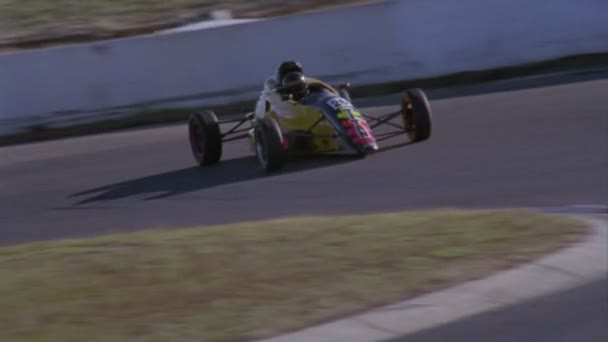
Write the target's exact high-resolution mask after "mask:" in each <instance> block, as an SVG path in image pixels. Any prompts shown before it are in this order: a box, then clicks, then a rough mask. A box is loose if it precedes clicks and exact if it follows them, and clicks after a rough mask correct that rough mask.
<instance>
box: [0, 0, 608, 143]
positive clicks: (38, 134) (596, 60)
mask: <svg viewBox="0 0 608 342" xmlns="http://www.w3.org/2000/svg"><path fill="white" fill-rule="evenodd" d="M0 1H1V0H0ZM605 66H608V53H598V54H587V55H576V56H568V57H564V58H559V59H554V60H549V61H544V62H538V63H529V64H522V65H517V66H511V67H505V68H497V69H492V70H479V71H470V72H462V73H456V74H450V75H445V76H439V77H433V78H428V79H416V80H403V81H395V82H387V83H378V84H371V85H364V86H358V85H356V84H354V85H353V89H352V91H351V95H352V97H353V99H354V102H355V104H356V102H357V98H363V97H373V96H381V95H389V94H395V93H399V92H401V91H402V90H403V89H405V88H409V87H420V88H423V89H425V90H427V91H428V90H430V89H432V88H443V87H451V86H460V85H472V84H479V83H484V82H490V81H497V80H504V79H510V78H516V77H523V76H531V75H540V74H546V73H551V72H564V71H570V70H580V69H584V68H591V67H605ZM195 99H200V98H190V99H188V100H195ZM254 103H255V99H251V100H249V101H241V102H238V103H230V104H226V105H218V106H213V107H212V108H211V109H213V110H214V111H215V112H216V114H218V115H220V116H221V115H226V114H235V113H244V112H248V111H251V110H252V108H253V106H254ZM142 106H143V105H142ZM134 107H137V106H136V105H135V106H134ZM196 109H198V108H188V109H166V110H146V111H139V112H135V113H134V114H132V115H130V116H127V117H125V118H121V119H112V120H101V121H97V122H93V123H86V124H75V125H72V126H69V127H62V128H53V127H44V126H38V127H31V128H30V129H29V130H28V131H25V132H20V133H14V134H7V135H2V136H0V147H2V146H8V145H15V144H23V143H29V142H36V141H46V140H53V139H60V138H67V137H75V136H84V135H89V134H99V133H106V132H111V131H116V130H122V129H130V128H136V127H144V126H149V125H154V124H165V123H173V122H180V121H184V120H186V118H187V117H188V115H189V113H190V112H191V111H192V110H196Z"/></svg>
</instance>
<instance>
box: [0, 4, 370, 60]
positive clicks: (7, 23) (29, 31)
mask: <svg viewBox="0 0 608 342" xmlns="http://www.w3.org/2000/svg"><path fill="white" fill-rule="evenodd" d="M361 2H369V0H342V1H336V0H287V1H285V0H255V1H251V0H232V1H217V0H177V1H165V0H87V1H82V0H61V1H49V0H27V1H24V0H0V50H1V49H6V50H9V49H24V48H40V47H45V46H52V45H59V44H74V43H82V42H89V41H95V40H99V39H110V38H120V37H127V36H133V35H140V34H147V33H152V32H154V31H158V30H164V29H168V28H172V27H176V26H179V25H184V24H188V23H191V22H193V21H200V20H204V19H206V18H207V17H208V16H209V13H210V12H211V11H212V10H214V9H230V10H232V11H233V14H234V16H235V17H236V18H261V17H271V16H278V15H287V14H293V13H298V12H302V11H308V10H318V9H323V8H326V7H333V6H343V5H349V4H356V3H361Z"/></svg>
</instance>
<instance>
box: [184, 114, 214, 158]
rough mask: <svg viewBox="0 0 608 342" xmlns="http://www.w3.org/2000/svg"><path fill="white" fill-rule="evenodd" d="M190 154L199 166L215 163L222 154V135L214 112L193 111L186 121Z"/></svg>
mask: <svg viewBox="0 0 608 342" xmlns="http://www.w3.org/2000/svg"><path fill="white" fill-rule="evenodd" d="M188 133H189V134H188V135H189V138H190V148H191V149H192V155H193V156H194V159H195V160H196V162H197V164H198V165H199V166H203V165H210V164H215V163H217V162H218V161H219V160H220V158H221V156H222V135H221V133H220V127H219V124H218V121H217V117H216V116H215V113H213V112H212V111H204V112H194V113H192V114H191V115H190V119H189V121H188Z"/></svg>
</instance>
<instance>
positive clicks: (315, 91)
mask: <svg viewBox="0 0 608 342" xmlns="http://www.w3.org/2000/svg"><path fill="white" fill-rule="evenodd" d="M308 87H309V94H308V95H307V96H305V97H304V98H302V99H300V100H299V101H295V100H292V99H285V98H281V96H272V94H269V93H264V92H262V95H261V96H260V97H259V99H258V102H257V103H256V108H255V109H254V111H252V112H248V113H245V114H243V115H239V116H238V117H231V118H221V119H218V117H217V116H216V115H215V113H214V112H213V111H211V110H206V111H201V112H194V113H192V114H191V115H190V118H189V122H188V131H189V138H190V146H191V149H192V153H193V156H194V158H195V160H196V162H197V164H198V165H201V166H207V165H211V164H215V163H217V162H219V161H220V159H221V156H222V144H223V143H224V142H227V141H233V140H237V139H245V138H246V139H248V141H249V147H250V149H251V152H252V153H253V154H255V156H256V157H257V160H258V164H259V166H260V167H261V168H262V169H263V170H265V171H266V172H271V171H274V170H278V169H280V168H281V167H282V166H283V165H284V163H285V162H286V160H287V157H288V156H304V155H307V156H310V155H320V154H340V155H345V154H346V155H352V156H355V157H358V158H361V157H365V156H366V155H368V154H370V153H374V152H376V151H378V150H379V145H378V143H379V142H380V141H382V140H384V139H388V138H391V137H394V136H396V135H399V134H406V135H407V136H408V137H409V142H411V143H416V142H421V141H424V140H426V139H428V138H429V137H430V135H431V109H430V105H429V102H428V100H427V97H426V95H425V93H424V92H423V91H422V90H421V89H418V88H413V89H407V90H405V91H404V92H403V94H402V95H401V99H400V108H399V110H397V111H395V112H392V113H388V114H384V115H381V116H378V117H372V116H370V115H368V114H366V113H363V112H362V111H360V110H359V109H357V108H356V107H355V106H354V105H353V104H352V102H351V97H350V94H349V89H350V85H349V84H348V83H343V84H340V85H339V86H338V87H332V86H330V85H329V84H327V83H325V82H323V81H321V80H318V79H312V78H309V79H308ZM397 117H400V118H401V120H400V121H401V123H402V125H398V124H395V123H393V122H390V120H392V119H395V118H397ZM229 123H232V124H234V125H233V126H232V127H231V128H230V129H229V130H227V131H225V132H222V131H221V129H220V125H222V124H229ZM370 123H371V124H370ZM383 124H384V125H390V126H391V127H394V128H396V129H397V130H396V131H391V132H386V133H382V134H374V132H373V131H372V129H374V128H376V127H378V126H380V125H383ZM243 126H244V127H243Z"/></svg>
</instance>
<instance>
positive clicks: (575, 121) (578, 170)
mask: <svg viewBox="0 0 608 342" xmlns="http://www.w3.org/2000/svg"><path fill="white" fill-rule="evenodd" d="M555 81H556V83H560V85H558V86H551V87H548V86H547V87H539V88H531V89H525V90H524V89H522V90H518V91H509V92H501V90H505V89H511V90H512V89H513V84H514V83H513V82H507V83H504V82H501V83H496V84H490V85H486V86H481V87H472V88H466V89H447V90H441V91H435V92H431V93H430V94H431V96H430V98H431V105H432V107H433V110H434V132H433V136H432V137H431V140H429V141H427V142H424V143H421V144H417V145H409V146H401V147H400V148H395V149H390V150H387V151H386V152H383V153H380V154H377V155H374V156H372V157H370V158H368V159H366V160H360V161H351V162H346V161H342V162H340V163H335V162H328V161H311V162H310V163H296V164H293V165H289V167H288V169H287V170H286V172H284V173H282V174H279V175H276V176H272V177H264V176H263V175H262V174H261V173H260V172H259V171H257V170H256V168H255V163H254V161H253V160H252V159H251V158H247V157H246V156H247V155H248V151H247V149H246V148H245V147H244V146H245V144H244V142H236V143H230V144H227V145H226V146H225V155H224V160H225V162H224V163H222V164H221V165H218V166H216V167H213V168H209V169H200V168H197V167H194V166H193V161H192V157H191V155H190V151H189V146H188V139H187V135H186V128H185V126H184V125H180V126H172V127H164V128H154V129H145V130H135V131H128V132H121V133H114V134H106V135H100V136H94V137H87V138H76V139H66V140H62V141H55V142H49V143H39V144H31V145H23V146H14V147H6V148H2V149H0V244H9V243H17V242H25V241H32V240H41V239H50V238H60V237H68V236H83V235H92V234H98V233H105V232H117V231H128V230H135V229H141V228H152V227H159V226H160V227H172V226H178V225H191V224H212V223H222V222H230V221H239V220H249V219H262V218H269V217H276V216H283V215H292V214H311V213H334V214H335V213H345V212H356V213H360V212H366V211H381V210H394V209H407V208H409V209H412V208H424V207H427V208H428V207H503V206H541V207H542V206H544V207H553V206H561V205H570V204H608V106H607V105H606V104H607V103H608V102H607V97H606V96H607V95H608V80H593V81H588V82H581V83H571V84H568V83H567V82H566V83H564V82H563V80H555ZM524 83H525V82H524ZM532 83H533V84H534V85H533V86H540V85H543V84H538V82H537V81H534V80H532ZM551 83H552V82H551ZM528 84H529V83H528ZM517 87H518V86H517ZM463 94H466V96H462V95H463ZM396 100H397V96H394V97H392V98H391V101H394V102H392V103H396ZM374 101H375V102H374ZM377 101H381V104H387V102H385V99H383V100H378V99H376V100H373V101H372V102H371V103H370V102H368V101H366V102H362V103H366V105H367V104H371V105H376V104H378V103H377ZM389 104H390V102H389ZM393 108H394V107H393ZM393 108H386V107H385V108H373V109H369V110H368V111H369V112H370V113H375V114H378V113H382V112H386V111H388V110H390V109H393ZM404 141H405V140H404V137H400V138H396V139H393V140H392V141H387V142H385V143H384V144H389V145H397V146H398V145H400V144H402V143H403V142H404ZM605 286H606V283H605V282H604V283H597V284H592V285H590V286H589V287H587V288H581V289H578V290H575V292H573V293H565V294H560V295H558V296H556V297H551V298H549V299H544V300H543V301H539V302H533V303H530V304H524V305H522V306H518V307H515V308H509V309H507V310H505V311H500V312H498V313H493V314H490V315H481V316H477V317H474V318H471V319H468V320H463V321H460V322H457V323H455V324H453V325H447V326H443V327H439V328H437V329H433V330H431V331H427V332H423V333H421V334H418V335H413V336H408V337H404V338H402V339H399V340H398V341H403V342H415V341H429V342H432V341H446V340H450V341H484V342H486V341H487V342H494V341H513V340H516V341H522V342H524V341H525V342H532V341H534V342H536V341H555V342H566V341H573V342H574V341H600V340H601V341H604V340H605V339H600V337H603V336H605V334H606V328H605V325H604V324H603V322H605V319H606V309H605V306H603V305H604V304H605V300H606V293H605V291H604V289H605Z"/></svg>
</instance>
